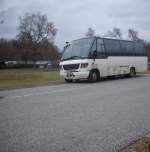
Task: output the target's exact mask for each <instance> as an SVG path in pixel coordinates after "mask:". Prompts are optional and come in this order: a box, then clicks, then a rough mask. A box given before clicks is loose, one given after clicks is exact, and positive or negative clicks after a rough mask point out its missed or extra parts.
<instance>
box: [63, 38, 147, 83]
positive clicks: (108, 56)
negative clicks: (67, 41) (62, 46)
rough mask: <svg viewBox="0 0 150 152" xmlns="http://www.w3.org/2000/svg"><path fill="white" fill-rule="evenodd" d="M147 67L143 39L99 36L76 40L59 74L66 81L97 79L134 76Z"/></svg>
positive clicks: (68, 51)
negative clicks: (128, 39) (127, 39)
mask: <svg viewBox="0 0 150 152" xmlns="http://www.w3.org/2000/svg"><path fill="white" fill-rule="evenodd" d="M86 41H87V42H86ZM82 43H83V44H82ZM82 51H83V52H84V53H83V52H82ZM146 70H147V56H146V51H145V48H144V45H143V44H142V43H141V42H140V41H139V42H133V41H125V40H116V39H106V38H98V37H92V38H83V39H79V40H75V41H73V42H72V44H71V45H70V46H69V47H68V48H67V49H66V51H65V52H64V54H63V56H62V59H61V62H60V75H61V76H63V77H64V79H65V80H66V81H67V82H71V81H72V80H82V79H88V80H89V81H97V80H98V79H99V78H100V77H107V76H114V75H131V76H133V75H135V74H136V72H144V71H146Z"/></svg>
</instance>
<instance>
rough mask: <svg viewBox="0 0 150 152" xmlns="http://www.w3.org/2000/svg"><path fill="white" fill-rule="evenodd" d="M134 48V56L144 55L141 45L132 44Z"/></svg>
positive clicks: (137, 43)
mask: <svg viewBox="0 0 150 152" xmlns="http://www.w3.org/2000/svg"><path fill="white" fill-rule="evenodd" d="M134 47H135V52H136V55H145V54H146V52H145V48H144V45H143V44H142V43H139V42H134Z"/></svg>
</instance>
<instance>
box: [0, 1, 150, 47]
mask: <svg viewBox="0 0 150 152" xmlns="http://www.w3.org/2000/svg"><path fill="white" fill-rule="evenodd" d="M26 12H29V13H36V12H40V13H41V14H45V15H47V16H48V19H49V21H52V22H54V24H55V26H56V28H57V29H58V33H57V36H56V39H55V44H56V45H58V46H59V47H60V48H62V46H63V45H64V43H65V41H71V40H73V39H77V38H81V37H83V36H85V33H86V32H87V29H88V27H92V28H93V29H94V30H95V33H96V35H103V34H105V33H106V32H107V31H108V30H111V29H112V28H113V27H119V28H121V30H122V33H123V34H124V38H126V37H127V30H128V28H134V29H135V30H137V31H138V32H139V36H140V37H141V38H144V39H146V40H150V33H149V29H150V0H0V20H4V23H3V24H0V37H7V38H13V37H15V36H16V34H17V26H18V17H19V16H23V15H24V14H25V13H26Z"/></svg>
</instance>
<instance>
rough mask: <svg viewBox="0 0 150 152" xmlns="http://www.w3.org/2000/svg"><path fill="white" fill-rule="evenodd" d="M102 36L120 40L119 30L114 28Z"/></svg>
mask: <svg viewBox="0 0 150 152" xmlns="http://www.w3.org/2000/svg"><path fill="white" fill-rule="evenodd" d="M104 36H106V37H114V38H118V39H122V33H121V30H120V28H117V27H114V28H113V30H112V31H108V32H107V33H106V34H104Z"/></svg>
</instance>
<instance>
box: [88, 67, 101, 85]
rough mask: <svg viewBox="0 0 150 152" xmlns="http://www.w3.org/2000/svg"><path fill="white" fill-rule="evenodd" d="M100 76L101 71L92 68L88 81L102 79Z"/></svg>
mask: <svg viewBox="0 0 150 152" xmlns="http://www.w3.org/2000/svg"><path fill="white" fill-rule="evenodd" d="M99 77H100V76H99V73H98V72H97V71H96V70H92V71H91V72H90V74H89V78H88V81H89V82H96V81H98V80H99V79H100V78H99Z"/></svg>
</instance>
